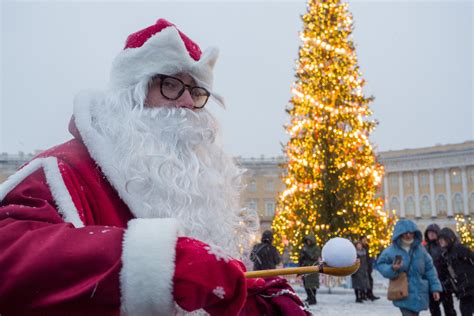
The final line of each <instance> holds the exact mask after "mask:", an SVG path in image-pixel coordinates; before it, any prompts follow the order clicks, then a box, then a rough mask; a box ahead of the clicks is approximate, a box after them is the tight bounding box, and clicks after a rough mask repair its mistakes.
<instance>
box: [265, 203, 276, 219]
mask: <svg viewBox="0 0 474 316" xmlns="http://www.w3.org/2000/svg"><path fill="white" fill-rule="evenodd" d="M265 216H267V217H273V216H275V202H274V201H266V202H265Z"/></svg>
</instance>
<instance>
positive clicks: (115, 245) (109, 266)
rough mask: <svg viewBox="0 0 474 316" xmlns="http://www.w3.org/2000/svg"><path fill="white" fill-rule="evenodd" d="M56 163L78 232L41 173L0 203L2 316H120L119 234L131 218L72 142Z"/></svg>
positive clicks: (79, 146) (63, 147)
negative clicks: (63, 214) (76, 213)
mask: <svg viewBox="0 0 474 316" xmlns="http://www.w3.org/2000/svg"><path fill="white" fill-rule="evenodd" d="M49 156H54V157H57V158H58V163H59V168H60V171H61V174H62V175H63V179H64V182H65V184H66V187H67V189H68V191H69V192H70V193H71V197H72V199H73V201H74V204H75V206H76V208H77V209H78V211H79V215H80V218H81V219H82V221H83V222H84V223H85V225H86V227H84V228H74V227H73V225H72V224H70V223H65V222H64V221H63V219H62V217H61V216H60V215H59V214H58V211H57V209H56V203H55V201H54V200H53V198H52V195H51V192H50V189H49V186H48V184H47V182H46V179H45V175H44V172H43V170H42V169H39V170H38V171H36V172H34V173H33V174H31V175H30V176H28V177H27V178H26V179H25V180H24V181H22V182H21V183H20V184H19V185H17V186H16V187H15V188H14V189H13V190H12V191H10V192H9V193H8V194H7V196H6V197H5V199H4V200H3V201H2V202H1V203H0V280H2V281H1V282H0V313H1V314H2V315H77V314H79V315H118V314H119V308H120V290H119V289H120V286H119V272H120V270H121V253H122V237H123V233H124V228H125V227H126V224H127V222H128V220H129V219H131V218H132V215H131V214H130V212H129V210H128V208H127V207H126V206H125V204H124V203H123V202H122V201H121V200H120V199H119V198H118V196H117V193H116V192H115V190H114V189H113V188H112V187H111V186H110V184H109V183H108V182H107V180H105V179H104V177H103V175H102V173H101V172H100V170H99V169H98V168H97V166H96V165H95V163H94V162H93V161H92V159H91V158H90V156H89V154H88V152H87V150H86V149H85V147H84V145H83V144H82V143H81V142H79V141H78V140H72V141H69V142H67V143H65V144H63V145H60V146H57V147H55V148H53V149H51V150H49V151H46V152H44V153H43V154H41V155H40V157H49Z"/></svg>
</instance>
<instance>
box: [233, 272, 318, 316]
mask: <svg viewBox="0 0 474 316" xmlns="http://www.w3.org/2000/svg"><path fill="white" fill-rule="evenodd" d="M253 315H267V316H272V315H273V316H276V315H292V316H307V315H311V313H310V312H309V311H307V310H305V307H304V304H303V302H301V300H300V298H299V297H298V296H297V295H296V293H295V291H294V290H293V289H292V288H291V286H290V285H289V284H288V282H287V281H286V279H284V278H280V277H272V278H265V279H247V301H246V302H245V306H244V308H243V309H242V311H241V312H240V316H253Z"/></svg>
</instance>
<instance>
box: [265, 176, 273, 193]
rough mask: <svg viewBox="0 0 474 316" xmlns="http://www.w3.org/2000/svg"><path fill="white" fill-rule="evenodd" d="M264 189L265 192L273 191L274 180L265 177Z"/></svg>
mask: <svg viewBox="0 0 474 316" xmlns="http://www.w3.org/2000/svg"><path fill="white" fill-rule="evenodd" d="M265 189H266V191H267V192H273V191H275V181H273V180H271V179H267V182H266V185H265Z"/></svg>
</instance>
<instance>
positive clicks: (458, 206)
mask: <svg viewBox="0 0 474 316" xmlns="http://www.w3.org/2000/svg"><path fill="white" fill-rule="evenodd" d="M453 202H454V212H455V213H462V212H463V210H464V206H463V200H462V195H461V193H456V194H455V195H454V201H453Z"/></svg>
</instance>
